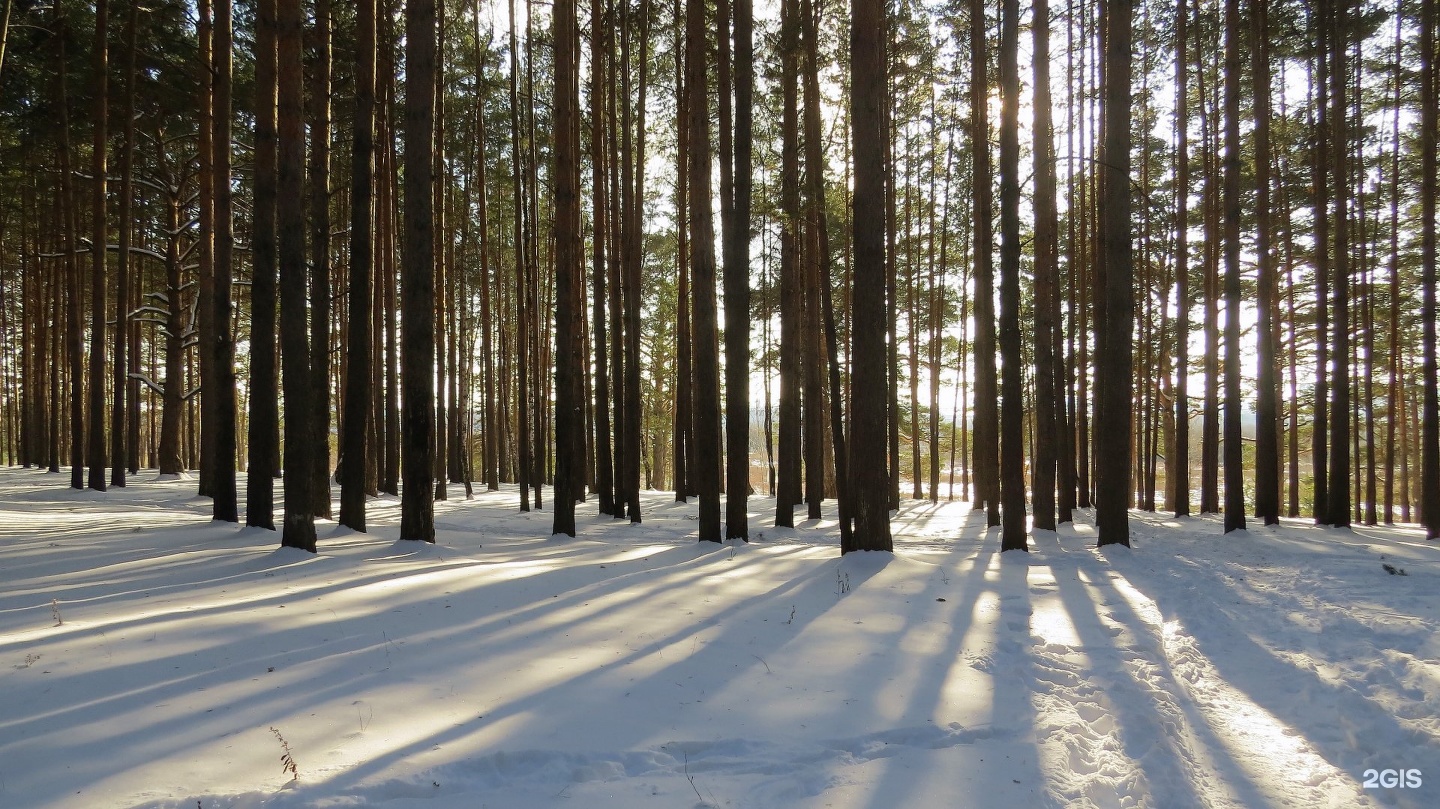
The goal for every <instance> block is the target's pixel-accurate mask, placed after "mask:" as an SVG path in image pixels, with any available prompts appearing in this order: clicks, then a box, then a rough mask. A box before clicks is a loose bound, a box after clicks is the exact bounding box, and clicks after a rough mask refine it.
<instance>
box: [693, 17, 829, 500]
mask: <svg viewBox="0 0 1440 809" xmlns="http://www.w3.org/2000/svg"><path fill="white" fill-rule="evenodd" d="M798 5H799V0H782V2H781V6H780V15H781V21H780V71H781V74H780V75H781V78H780V85H781V95H782V113H781V127H780V131H781V148H780V227H781V235H780V240H781V241H780V430H779V432H780V436H779V446H778V450H779V463H778V465H779V474H778V476H777V477H778V479H777V481H776V495H775V525H776V526H781V527H786V528H790V527H794V525H795V516H794V510H795V505H796V504H798V503H799V502H800V499H801V478H800V459H801V449H802V447H801V423H800V406H801V404H800V386H801V379H800V374H801V363H800V357H801V347H800V340H801V328H800V325H801V317H802V313H803V306H802V303H801V297H800V296H801V290H802V288H803V285H802V283H801V272H800V161H799V155H800V134H799V117H800V114H799V106H800V105H799V80H798V63H799V55H800V53H799V51H800V42H799V36H800V15H801V12H800V11H799V9H798V8H797V6H798ZM692 148H693V147H692Z"/></svg>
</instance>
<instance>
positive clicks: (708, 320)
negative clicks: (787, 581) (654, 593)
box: [627, 0, 721, 542]
mask: <svg viewBox="0 0 1440 809" xmlns="http://www.w3.org/2000/svg"><path fill="white" fill-rule="evenodd" d="M705 42H706V35H705V3H704V0H686V3H685V87H686V95H687V105H688V108H687V110H686V113H687V121H686V125H687V126H688V127H689V138H690V142H689V145H690V164H689V166H688V169H689V181H690V193H691V205H690V267H691V271H692V272H693V273H694V281H695V283H694V289H693V291H694V294H695V335H694V337H695V394H696V395H695V403H694V404H695V459H694V460H695V462H696V468H695V484H696V488H697V489H699V493H700V526H699V535H700V541H702V542H705V541H711V542H719V541H720V539H721V536H720V391H719V387H720V367H719V366H720V358H719V349H718V335H717V334H716V331H717V328H716V326H717V324H716V312H715V227H714V224H713V222H712V218H711V213H710V205H711V192H710V160H711V155H710V124H709V121H710V99H709V92H708V90H709V86H710V81H709V70H708V66H707V64H706V56H705V51H706V48H705ZM632 322H633V321H632ZM635 337H636V338H638V335H636V336H635ZM636 370H637V371H638V369H636ZM631 403H632V404H634V403H636V402H635V400H633V399H632V400H631ZM627 415H630V416H631V418H632V421H634V420H636V419H635V415H638V414H630V413H629V412H628V410H627ZM631 519H632V521H633V520H634V519H635V517H633V516H632V518H631Z"/></svg>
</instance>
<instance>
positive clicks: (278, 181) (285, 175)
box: [275, 0, 409, 553]
mask: <svg viewBox="0 0 1440 809" xmlns="http://www.w3.org/2000/svg"><path fill="white" fill-rule="evenodd" d="M302 20H303V12H302V10H301V2H300V0H277V2H276V15H275V46H276V71H275V78H276V85H277V90H278V92H277V95H276V98H277V102H276V138H275V145H276V156H275V224H276V237H277V246H276V247H277V249H276V258H277V261H276V268H277V271H278V290H279V293H280V354H281V361H282V362H283V363H284V367H283V371H282V380H281V383H282V385H283V386H284V391H283V395H284V397H285V450H284V469H285V513H284V520H283V524H282V525H281V528H280V544H281V545H283V546H285V547H289V548H300V549H302V550H307V551H310V552H312V553H313V552H314V551H315V512H314V499H313V497H314V493H313V491H312V486H313V481H314V464H316V463H318V462H320V460H321V458H322V457H323V456H322V455H321V451H320V450H319V448H317V447H315V446H313V441H314V436H315V433H314V426H313V425H314V421H313V420H312V419H313V418H314V414H313V410H314V408H315V405H316V402H315V401H314V388H313V385H314V380H313V378H312V376H311V375H312V373H313V371H312V364H313V363H314V362H315V360H316V357H315V356H314V355H313V354H312V353H311V345H310V339H309V335H308V334H307V333H306V328H305V324H306V320H305V294H306V272H305V270H306V267H305V213H304V208H303V202H304V182H305V117H304V115H305V113H304V103H303V98H304V67H303V61H302V55H301V54H302V51H303V47H302V34H301V25H302ZM408 322H409V321H408V319H407V323H408Z"/></svg>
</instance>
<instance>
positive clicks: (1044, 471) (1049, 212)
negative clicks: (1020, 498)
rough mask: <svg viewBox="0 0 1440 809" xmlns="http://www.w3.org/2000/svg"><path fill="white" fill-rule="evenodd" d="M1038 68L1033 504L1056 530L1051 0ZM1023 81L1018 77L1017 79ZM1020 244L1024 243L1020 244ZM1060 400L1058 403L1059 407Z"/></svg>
mask: <svg viewBox="0 0 1440 809" xmlns="http://www.w3.org/2000/svg"><path fill="white" fill-rule="evenodd" d="M1031 31H1032V33H1033V35H1034V56H1033V58H1032V60H1031V61H1032V64H1033V66H1034V71H1035V91H1034V92H1035V100H1034V110H1035V113H1034V115H1035V118H1034V121H1033V135H1034V139H1035V149H1034V162H1035V194H1034V201H1033V204H1034V206H1035V242H1034V244H1035V349H1034V350H1035V455H1034V459H1033V461H1034V465H1035V468H1034V471H1033V481H1034V492H1033V494H1032V495H1031V496H1032V499H1033V502H1032V504H1031V507H1032V509H1033V510H1034V521H1035V528H1036V529H1039V530H1046V531H1054V530H1055V525H1056V524H1055V476H1056V464H1057V458H1058V452H1057V449H1056V444H1057V443H1058V440H1059V436H1058V430H1057V426H1058V420H1057V418H1056V410H1057V409H1058V410H1059V411H1060V412H1061V413H1063V412H1064V409H1065V406H1064V403H1063V401H1061V399H1060V394H1059V392H1058V390H1057V388H1056V381H1057V380H1058V379H1059V373H1058V371H1057V369H1056V368H1055V345H1056V342H1055V341H1056V337H1057V331H1058V330H1057V321H1058V319H1059V318H1058V313H1059V311H1060V298H1059V295H1058V292H1057V288H1058V283H1059V255H1058V250H1059V248H1058V246H1057V242H1056V239H1057V232H1058V230H1059V224H1058V214H1057V213H1056V203H1055V143H1054V135H1053V133H1052V132H1051V125H1050V4H1049V0H1036V2H1035V22H1034V23H1033V24H1032V25H1031ZM1016 83H1017V85H1018V83H1019V82H1018V78H1017V79H1016ZM1016 247H1017V249H1018V247H1019V245H1018V244H1017V245H1016ZM1057 404H1058V408H1057Z"/></svg>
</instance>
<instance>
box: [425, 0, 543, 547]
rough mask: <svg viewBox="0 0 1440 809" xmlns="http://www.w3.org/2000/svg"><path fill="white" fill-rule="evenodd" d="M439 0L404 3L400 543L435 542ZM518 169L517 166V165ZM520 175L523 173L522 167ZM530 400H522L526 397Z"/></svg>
mask: <svg viewBox="0 0 1440 809" xmlns="http://www.w3.org/2000/svg"><path fill="white" fill-rule="evenodd" d="M435 49H436V25H435V2H434V0H406V3H405V214H404V230H405V238H404V242H403V244H404V258H403V264H402V273H403V283H402V284H401V297H402V305H403V308H404V311H403V313H402V317H403V318H404V320H405V331H404V334H403V335H402V343H401V347H400V350H401V353H402V354H403V357H402V360H403V363H402V364H403V366H404V371H403V376H404V380H403V383H402V384H403V390H402V391H401V393H402V395H403V396H404V400H405V413H404V424H403V427H402V430H403V437H402V441H403V443H404V450H403V452H404V454H403V456H402V458H401V460H402V464H403V466H404V472H403V476H404V487H403V489H402V491H401V501H400V509H401V510H400V538H401V539H410V540H420V541H424V542H434V541H435V502H434V492H433V491H432V490H431V482H432V475H433V469H434V467H435V435H434V433H435V397H434V383H435V379H434V372H433V371H432V368H433V363H434V360H435V357H434V353H435V338H434V334H435V320H434V319H435V242H434V237H433V234H432V232H431V231H432V228H433V224H432V222H431V219H432V216H433V214H434V211H433V207H434V197H433V196H432V191H433V188H434V176H433V172H434V161H433V154H434V144H433V142H432V139H433V138H434V115H435V93H434V87H435V69H436V66H435ZM517 166H518V162H517ZM517 171H518V168H517ZM522 401H523V399H522Z"/></svg>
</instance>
